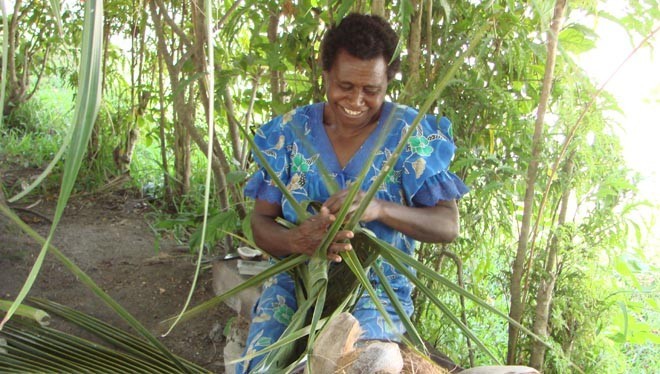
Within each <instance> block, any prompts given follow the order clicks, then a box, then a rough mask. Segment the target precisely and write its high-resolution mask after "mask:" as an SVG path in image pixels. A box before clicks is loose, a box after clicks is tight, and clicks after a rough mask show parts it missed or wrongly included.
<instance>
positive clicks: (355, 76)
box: [323, 50, 388, 129]
mask: <svg viewBox="0 0 660 374" xmlns="http://www.w3.org/2000/svg"><path fill="white" fill-rule="evenodd" d="M323 77H324V78H325V81H326V85H327V92H326V96H327V99H328V105H326V113H325V114H326V116H327V117H326V119H327V120H328V121H330V122H331V124H332V125H336V126H342V127H347V128H358V129H359V128H361V127H365V126H368V125H369V124H371V123H373V121H374V120H377V119H378V117H379V116H380V108H381V106H382V105H383V101H384V100H385V94H386V92H387V83H388V82H387V62H386V61H385V58H383V57H382V56H381V57H377V58H374V59H373V60H361V59H359V58H357V57H353V56H351V55H350V54H349V53H348V52H346V51H344V50H340V51H339V53H338V54H337V57H336V58H335V62H334V64H333V65H332V68H331V69H330V71H324V72H323Z"/></svg>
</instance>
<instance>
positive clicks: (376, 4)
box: [371, 0, 385, 18]
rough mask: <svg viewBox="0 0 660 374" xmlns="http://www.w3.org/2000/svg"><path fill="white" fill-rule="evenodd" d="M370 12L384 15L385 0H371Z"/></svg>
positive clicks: (375, 14)
mask: <svg viewBox="0 0 660 374" xmlns="http://www.w3.org/2000/svg"><path fill="white" fill-rule="evenodd" d="M371 14H373V15H374V16H381V17H383V18H384V17H385V0H372V1H371Z"/></svg>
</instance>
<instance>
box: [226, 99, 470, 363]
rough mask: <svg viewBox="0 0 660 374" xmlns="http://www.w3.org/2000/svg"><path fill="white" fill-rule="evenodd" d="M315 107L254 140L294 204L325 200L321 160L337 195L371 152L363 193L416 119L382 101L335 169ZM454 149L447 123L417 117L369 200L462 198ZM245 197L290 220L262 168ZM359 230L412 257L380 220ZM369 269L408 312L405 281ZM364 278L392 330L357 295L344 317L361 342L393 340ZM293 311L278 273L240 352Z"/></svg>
mask: <svg viewBox="0 0 660 374" xmlns="http://www.w3.org/2000/svg"><path fill="white" fill-rule="evenodd" d="M323 108H324V103H317V104H312V105H308V106H304V107H300V108H298V109H296V110H294V111H292V112H289V113H287V114H285V115H283V116H279V117H277V118H275V119H273V120H272V121H270V122H269V123H267V124H265V125H263V126H262V127H261V128H260V129H259V130H258V131H257V133H256V135H255V137H254V140H255V142H256V144H257V145H258V147H259V149H260V150H261V151H262V153H263V154H264V155H265V157H266V159H267V160H268V163H269V164H270V166H271V167H272V168H273V169H274V170H275V172H276V173H277V175H278V176H279V178H280V179H281V180H282V181H283V182H284V184H285V185H286V186H287V189H288V190H289V191H290V192H291V194H292V195H293V197H294V198H295V199H296V200H297V201H299V202H302V201H318V202H324V201H325V200H327V199H328V198H329V197H330V192H329V191H328V188H327V186H326V185H325V184H324V181H323V178H322V177H321V174H320V172H319V164H320V163H321V162H322V163H323V167H324V168H325V170H327V171H328V172H329V173H330V174H331V176H332V177H333V178H334V179H335V181H336V182H337V184H338V185H339V188H340V189H344V188H347V187H348V186H349V185H350V184H351V183H352V182H354V181H355V180H356V179H357V177H358V176H359V174H360V172H361V170H362V168H363V167H365V162H366V160H367V159H368V157H369V155H370V153H371V152H374V151H375V152H376V157H375V159H374V161H373V162H372V163H371V164H370V165H369V171H368V174H367V177H366V178H365V182H364V185H363V186H362V189H363V190H364V191H366V190H367V189H368V187H369V185H370V184H371V183H372V181H373V180H374V179H375V177H376V176H377V175H378V174H379V173H380V169H381V167H382V166H383V164H384V163H385V162H386V161H387V160H388V159H389V158H390V157H391V156H392V152H393V150H394V149H395V148H396V146H397V145H398V143H399V140H400V139H401V137H402V136H403V134H404V133H405V132H406V130H407V129H408V128H409V127H410V125H411V124H412V123H413V120H414V119H415V117H416V116H417V111H416V110H414V109H412V108H409V107H406V106H403V105H399V104H395V103H391V102H385V103H383V108H382V112H381V116H380V120H379V123H378V126H377V128H376V129H375V130H374V131H373V132H372V133H371V134H370V135H369V137H368V138H367V140H366V141H365V142H364V144H363V145H362V147H361V148H360V149H359V150H358V151H357V152H356V153H355V155H354V156H353V158H352V159H351V160H350V161H349V162H348V163H347V164H346V166H345V167H344V168H342V167H341V166H340V164H339V161H338V160H337V157H336V155H335V152H334V149H333V147H332V144H331V142H330V139H329V138H328V136H327V134H326V132H325V127H324V125H323ZM381 134H383V136H384V139H385V141H384V143H382V144H383V145H382V146H381V147H380V148H379V149H374V147H375V146H376V145H377V144H378V143H379V142H380V141H382V140H381ZM454 150H455V146H454V143H453V140H452V132H451V123H450V122H449V120H447V119H446V118H444V117H442V118H440V119H437V118H436V117H434V116H430V115H427V116H425V117H424V119H423V120H422V121H421V123H420V124H419V125H418V126H417V130H416V133H415V134H414V135H413V136H412V137H411V138H410V139H409V141H408V145H407V147H405V149H404V151H403V152H402V155H401V157H400V158H399V160H398V162H397V163H396V166H395V167H394V169H393V170H392V171H390V173H389V175H388V176H387V178H386V180H385V182H384V183H383V185H382V186H381V188H380V189H379V191H378V192H377V194H376V198H377V199H381V200H386V201H392V202H396V203H398V204H403V205H407V206H416V207H423V206H434V205H436V203H437V202H438V201H440V200H456V199H459V198H460V197H461V196H463V195H464V194H465V193H467V192H468V188H467V187H466V186H465V185H464V184H463V182H462V181H461V180H460V179H459V178H458V177H457V176H456V175H454V174H453V173H451V172H449V171H448V167H449V163H450V161H451V159H452V157H453V155H454ZM321 170H322V169H321ZM245 194H246V196H248V197H251V198H255V199H261V200H266V201H268V202H271V203H279V204H281V205H282V212H283V216H284V218H285V219H286V220H288V221H290V222H297V221H298V220H297V217H296V214H295V211H294V209H293V208H292V207H291V204H290V203H289V202H288V201H287V200H286V198H284V197H283V195H282V193H281V192H280V191H279V190H278V189H277V187H276V186H275V184H274V183H273V182H272V181H271V178H270V177H269V175H268V174H267V172H266V171H265V169H263V168H261V169H260V170H258V171H257V172H256V173H255V174H254V175H253V176H252V177H251V179H250V180H249V181H248V184H247V186H246V188H245ZM365 227H366V228H368V229H370V230H371V231H373V232H374V233H375V234H376V236H377V237H379V238H380V239H382V240H384V241H386V242H389V243H390V244H392V245H393V246H394V247H397V248H399V249H401V250H402V251H404V252H406V253H408V254H412V253H413V251H414V249H415V246H416V241H415V240H413V239H412V238H410V237H408V236H405V235H403V234H401V233H400V232H398V231H395V230H393V229H391V228H389V227H388V226H385V225H383V224H381V223H380V222H377V221H373V222H369V223H366V224H365ZM375 266H380V268H381V269H382V270H383V272H384V273H385V275H386V276H387V278H388V279H389V281H390V284H391V286H392V288H393V289H394V291H395V292H396V294H397V295H398V297H399V300H400V301H401V303H402V305H403V306H404V308H405V309H406V311H407V312H408V314H412V311H413V305H412V300H411V292H412V285H411V283H410V282H409V281H408V279H407V278H406V277H405V276H403V275H401V274H399V273H398V272H397V271H396V270H395V269H394V268H393V267H392V266H391V265H389V264H388V263H387V262H386V261H382V260H380V259H379V260H378V261H377V262H376V264H375ZM369 277H370V280H371V283H372V284H373V285H374V286H375V287H374V288H375V289H376V291H377V293H378V294H379V296H380V299H381V302H382V303H383V306H384V307H385V308H386V310H388V312H389V314H390V317H391V318H392V321H393V322H394V324H395V325H396V326H397V329H396V331H392V330H391V328H389V327H388V326H387V325H386V323H385V320H384V318H383V317H382V316H381V315H380V313H379V312H378V310H376V307H375V305H374V303H373V302H372V301H371V300H370V298H369V296H368V295H366V293H365V294H364V295H363V296H362V297H360V298H359V299H358V301H357V303H356V305H355V308H354V310H353V311H352V314H353V315H354V316H355V317H356V318H357V319H358V321H359V322H360V326H361V328H362V330H363V331H364V333H363V334H362V336H361V339H365V340H367V339H384V340H395V341H396V340H398V338H397V337H398V336H399V335H400V334H402V333H403V332H404V328H403V325H402V323H401V321H400V320H399V318H398V316H397V314H396V312H395V311H394V309H393V308H392V306H391V302H390V301H389V299H388V297H387V295H386V294H385V291H384V290H383V288H382V286H379V283H380V282H379V280H378V277H377V276H376V274H375V273H373V271H372V272H370V273H369ZM296 308H297V303H296V297H295V291H294V282H293V280H292V279H291V277H290V276H289V275H288V274H286V273H285V274H279V275H277V276H275V277H273V278H271V279H270V280H269V281H267V282H266V283H265V284H264V286H263V293H262V295H261V297H260V299H259V300H258V301H257V304H256V305H255V308H254V310H253V315H252V323H251V325H250V331H249V333H248V339H247V348H246V353H252V352H255V351H258V350H260V349H263V348H265V347H267V346H268V345H270V344H272V343H273V342H275V341H277V339H278V338H279V336H280V335H281V334H282V333H283V332H284V329H285V328H286V326H287V325H288V324H289V322H290V321H291V317H292V316H293V313H294V311H295V309H296ZM262 357H263V356H260V357H257V358H255V359H253V360H252V361H251V362H250V366H249V367H250V368H253V367H254V366H255V365H256V363H257V362H259V361H260V359H261V358H262ZM237 368H238V372H239V373H241V372H244V370H245V368H244V367H243V365H242V364H241V365H239V366H238V367H237Z"/></svg>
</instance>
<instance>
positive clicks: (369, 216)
mask: <svg viewBox="0 0 660 374" xmlns="http://www.w3.org/2000/svg"><path fill="white" fill-rule="evenodd" d="M365 195H366V193H365V192H364V191H358V193H357V194H356V195H355V198H354V199H353V201H352V202H351V206H350V207H349V209H348V215H347V216H346V217H347V218H348V217H350V216H351V215H352V214H353V213H354V212H355V211H356V210H357V208H358V206H359V205H360V203H361V202H362V200H364V196H365ZM347 197H348V189H345V190H341V191H339V192H337V193H335V194H334V195H332V196H330V197H329V198H328V200H326V201H325V202H324V203H323V206H324V207H327V208H328V210H329V211H330V213H331V214H334V215H337V214H338V213H339V210H340V209H341V207H342V205H344V203H345V201H346V198H347ZM380 213H381V204H380V202H379V200H376V199H372V200H371V201H370V202H369V205H368V206H367V209H366V210H365V211H364V213H362V217H361V218H360V221H363V222H370V221H375V220H377V219H379V217H380Z"/></svg>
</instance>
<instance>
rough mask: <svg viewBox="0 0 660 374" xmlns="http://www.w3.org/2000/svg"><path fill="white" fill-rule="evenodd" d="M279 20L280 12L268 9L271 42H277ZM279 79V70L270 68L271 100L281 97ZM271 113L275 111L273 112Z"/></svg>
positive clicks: (269, 39) (275, 100) (276, 100)
mask: <svg viewBox="0 0 660 374" xmlns="http://www.w3.org/2000/svg"><path fill="white" fill-rule="evenodd" d="M279 22H280V14H279V12H278V10H277V9H271V10H270V16H269V17H268V32H267V34H268V41H269V42H270V43H271V44H275V43H276V42H277V27H278V25H279ZM281 79H282V76H281V74H280V72H279V71H277V70H274V69H272V68H271V69H270V92H271V95H272V96H273V102H275V103H279V102H280V100H281V98H280V96H281V92H282V90H281ZM272 114H273V115H276V114H277V113H275V112H273V113H272Z"/></svg>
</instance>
